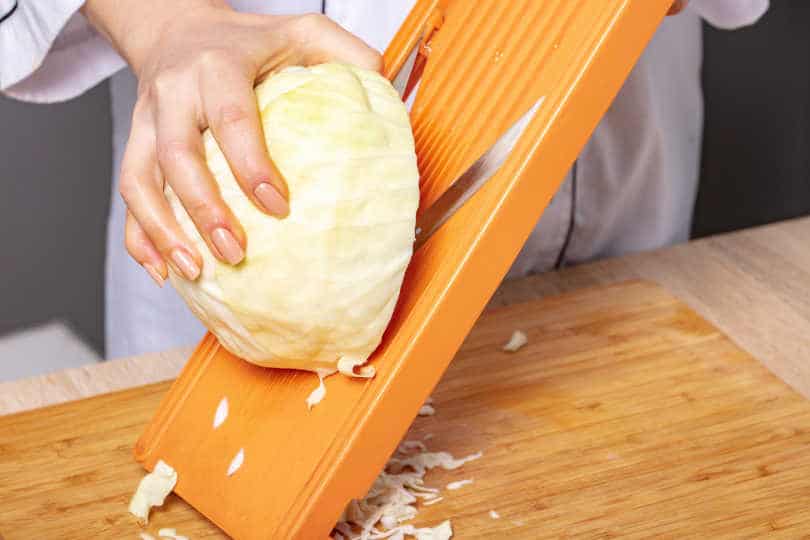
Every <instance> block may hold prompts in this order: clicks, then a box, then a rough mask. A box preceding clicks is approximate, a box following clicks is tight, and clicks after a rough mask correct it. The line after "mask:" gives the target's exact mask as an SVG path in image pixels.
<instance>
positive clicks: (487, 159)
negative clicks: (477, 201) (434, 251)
mask: <svg viewBox="0 0 810 540" xmlns="http://www.w3.org/2000/svg"><path fill="white" fill-rule="evenodd" d="M544 100H545V96H543V97H541V98H540V99H538V100H537V101H536V102H535V104H534V105H532V108H531V109H529V110H528V111H526V112H525V113H524V114H523V116H521V117H520V118H518V120H517V121H516V122H515V123H514V124H512V127H510V128H509V129H508V130H506V132H504V133H503V135H501V136H500V137H499V138H498V140H497V141H495V144H493V145H492V146H490V147H489V150H487V151H486V152H484V153H483V154H482V155H481V157H479V158H478V159H477V160H476V161H475V163H473V164H472V165H470V167H469V168H468V169H467V170H466V171H464V172H463V173H462V174H461V175H460V176H459V177H458V178H457V179H456V180H455V181H454V182H453V183H452V184H451V185H450V187H449V188H447V191H445V192H444V193H443V194H442V196H441V197H439V198H438V199H436V202H434V203H433V204H432V205H431V207H430V208H428V209H427V210H425V211H424V212H423V213H422V214H421V215H419V216H417V218H416V241H415V243H414V248H413V249H414V251H416V250H417V249H419V248H420V247H421V246H422V244H424V243H425V242H426V241H427V239H428V238H430V236H431V235H432V234H433V233H434V232H436V231H437V230H438V229H439V227H441V226H442V224H444V222H445V221H447V220H448V219H450V217H451V216H452V215H453V214H455V213H456V211H458V209H459V208H461V207H462V206H463V205H464V203H465V202H467V201H468V200H469V199H470V197H472V196H473V195H475V193H476V192H477V191H478V190H479V189H481V186H483V185H484V184H486V182H487V180H489V179H490V178H491V177H492V176H494V175H495V173H496V172H498V169H500V168H501V165H503V163H504V162H505V161H506V158H508V157H509V154H510V153H511V152H512V148H514V147H515V144H516V143H517V141H518V140H519V139H520V136H521V135H523V132H524V131H525V130H526V127H527V126H528V125H529V122H531V120H532V118H534V114H535V113H536V112H537V109H539V108H540V105H542V103H543V101H544Z"/></svg>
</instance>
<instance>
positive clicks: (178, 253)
mask: <svg viewBox="0 0 810 540" xmlns="http://www.w3.org/2000/svg"><path fill="white" fill-rule="evenodd" d="M172 262H173V263H174V266H175V271H177V270H180V271H179V272H178V273H179V274H182V275H184V276H185V277H186V279H189V280H191V281H194V280H195V279H197V278H198V277H200V267H199V266H197V263H195V262H194V259H192V258H191V255H189V254H188V253H186V252H185V250H183V249H181V248H176V249H175V250H174V251H172Z"/></svg>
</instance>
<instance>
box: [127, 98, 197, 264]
mask: <svg viewBox="0 0 810 540" xmlns="http://www.w3.org/2000/svg"><path fill="white" fill-rule="evenodd" d="M144 109H145V107H144V106H143V105H136V109H135V113H134V115H133V120H132V131H131V133H130V137H129V141H128V143H127V149H126V152H125V153H124V159H123V162H122V166H121V182H120V188H119V189H120V192H121V196H122V197H123V198H124V201H125V202H126V204H127V208H128V213H129V215H131V216H132V220H129V219H128V225H127V230H126V233H127V236H126V245H127V249H128V250H129V252H130V254H131V255H132V256H133V258H135V260H136V261H138V262H139V263H140V264H142V265H144V268H146V270H147V271H150V269H149V268H147V267H146V264H149V265H150V266H152V268H153V269H155V270H157V273H158V274H159V275H160V277H161V278H163V277H164V276H165V273H166V270H165V268H166V263H168V264H169V265H171V266H172V269H173V270H174V271H175V273H177V274H178V275H181V276H185V277H186V279H190V280H195V279H197V277H199V275H200V268H201V267H202V259H201V258H200V255H199V254H198V253H197V251H196V250H195V249H194V248H193V246H192V244H191V242H189V240H188V238H187V237H186V235H185V234H184V233H183V231H182V229H181V228H180V225H179V224H178V223H177V220H176V219H175V218H174V214H173V213H172V210H171V208H170V207H169V203H168V202H167V201H166V197H165V196H164V194H163V180H162V177H161V174H160V169H159V168H158V166H157V161H156V156H155V136H154V130H153V128H152V122H151V119H150V118H149V114H148V112H145V111H144ZM133 221H134V222H136V223H137V227H135V226H134V225H131V224H132V223H133ZM141 232H142V233H143V235H145V236H146V239H144V238H143V235H142V234H141ZM147 240H148V241H147ZM153 250H154V251H153ZM150 274H151V272H150Z"/></svg>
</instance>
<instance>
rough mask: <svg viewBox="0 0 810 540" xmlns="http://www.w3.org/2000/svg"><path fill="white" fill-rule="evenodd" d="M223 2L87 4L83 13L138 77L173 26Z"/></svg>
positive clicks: (106, 0) (117, 0)
mask: <svg viewBox="0 0 810 540" xmlns="http://www.w3.org/2000/svg"><path fill="white" fill-rule="evenodd" d="M205 9H230V7H229V6H228V4H227V2H225V1H224V0H87V1H86V2H85V4H84V6H83V7H82V9H81V11H82V13H83V14H84V16H85V17H86V18H87V20H88V22H89V23H90V24H91V25H92V26H93V27H94V28H95V29H96V30H98V31H99V32H100V33H101V34H102V35H103V36H104V37H105V38H106V39H107V40H108V41H109V42H110V44H111V45H112V46H113V47H114V48H115V49H116V50H117V51H118V53H119V54H120V55H121V56H122V57H123V58H124V60H126V61H127V63H128V64H129V65H130V67H131V68H132V70H133V71H134V72H135V74H136V75H139V74H140V72H141V68H142V66H143V64H144V62H145V59H146V58H147V57H148V56H149V53H150V51H151V50H153V49H154V47H155V46H156V44H157V42H158V41H159V40H160V38H161V36H163V35H165V34H166V32H167V28H168V27H169V26H170V25H171V24H172V23H174V22H176V21H178V20H181V19H182V18H184V17H188V16H189V15H190V14H192V13H194V12H195V11H201V10H205Z"/></svg>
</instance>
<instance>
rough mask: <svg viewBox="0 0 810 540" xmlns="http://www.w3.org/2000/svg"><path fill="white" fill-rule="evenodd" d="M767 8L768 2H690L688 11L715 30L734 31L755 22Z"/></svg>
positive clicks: (717, 0) (756, 0)
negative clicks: (691, 11) (694, 13)
mask: <svg viewBox="0 0 810 540" xmlns="http://www.w3.org/2000/svg"><path fill="white" fill-rule="evenodd" d="M768 7H769V0H692V1H691V2H689V7H688V9H691V10H693V11H695V12H696V13H697V14H698V15H700V16H701V17H703V19H705V20H706V22H708V23H709V24H711V25H712V26H714V27H716V28H720V29H723V30H735V29H737V28H742V27H743V26H749V25H751V24H754V23H755V22H757V21H758V20H759V18H760V17H762V16H763V15H764V14H765V12H766V11H768Z"/></svg>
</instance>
